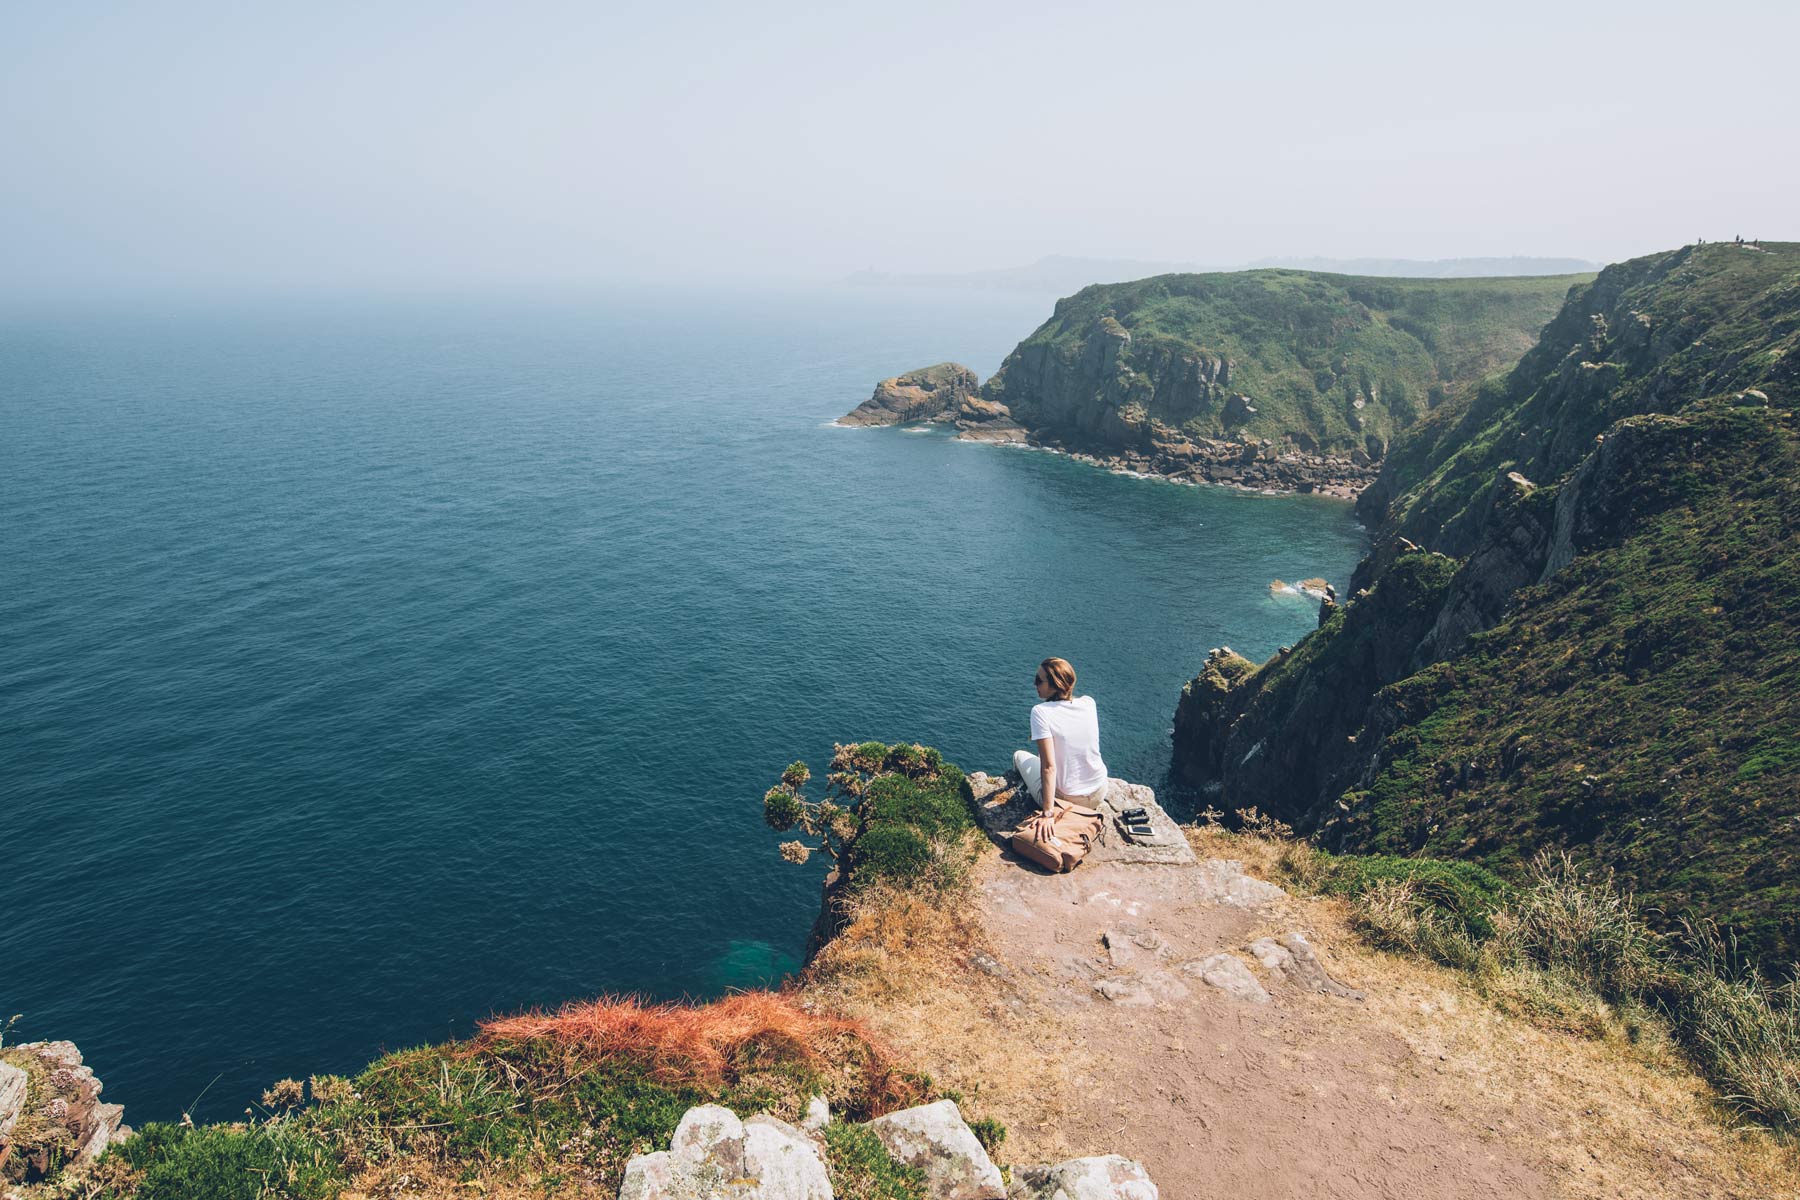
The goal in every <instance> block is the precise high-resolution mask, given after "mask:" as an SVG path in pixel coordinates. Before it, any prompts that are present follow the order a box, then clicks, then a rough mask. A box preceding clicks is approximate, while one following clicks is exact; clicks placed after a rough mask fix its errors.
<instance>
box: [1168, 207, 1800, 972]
mask: <svg viewBox="0 0 1800 1200" xmlns="http://www.w3.org/2000/svg"><path fill="white" fill-rule="evenodd" d="M1797 402H1800V244H1791V243H1786V244H1768V249H1767V250H1765V251H1761V252H1758V251H1750V250H1745V249H1742V248H1739V247H1735V246H1730V245H1720V246H1706V247H1698V248H1696V247H1689V248H1686V249H1683V250H1679V251H1674V252H1671V253H1668V254H1660V255H1652V256H1649V257H1647V258H1643V259H1638V260H1634V261H1632V262H1628V263H1622V264H1619V265H1617V266H1615V267H1609V268H1608V269H1607V270H1606V271H1604V272H1602V273H1601V274H1600V276H1599V277H1598V278H1597V279H1595V280H1594V282H1593V283H1592V284H1590V285H1586V286H1584V287H1580V288H1577V289H1576V290H1575V291H1574V293H1573V294H1572V295H1571V298H1570V300H1569V302H1568V304H1567V305H1566V306H1565V307H1564V309H1563V310H1562V312H1561V313H1560V314H1558V316H1557V317H1556V319H1555V320H1554V321H1553V322H1551V324H1550V326H1549V327H1548V328H1547V329H1546V331H1545V333H1544V336H1543V339H1542V340H1541V341H1540V343H1539V344H1538V346H1536V347H1535V348H1534V349H1532V350H1531V351H1530V353H1528V354H1527V355H1525V357H1524V358H1523V359H1522V360H1521V361H1520V363H1519V365H1518V367H1517V368H1516V369H1515V370H1513V371H1512V372H1511V373H1510V374H1509V375H1507V376H1505V377H1504V378H1500V379H1490V380H1488V381H1487V382H1486V383H1484V384H1483V385H1482V386H1481V387H1480V388H1478V389H1476V390H1474V391H1473V392H1470V393H1465V394H1463V395H1461V396H1459V397H1453V398H1452V399H1451V400H1450V401H1448V402H1447V403H1446V404H1444V405H1442V406H1440V408H1439V410H1438V411H1435V412H1433V413H1432V414H1431V415H1430V416H1429V417H1427V418H1425V419H1424V420H1422V421H1421V422H1420V423H1419V424H1418V426H1417V427H1416V428H1415V429H1414V430H1413V431H1412V432H1410V433H1408V434H1407V435H1405V436H1404V437H1403V438H1402V440H1401V442H1400V444H1399V445H1398V446H1397V447H1396V449H1395V451H1394V453H1393V455H1392V456H1391V457H1390V459H1389V461H1388V464H1387V466H1386V468H1385V469H1384V473H1383V478H1382V480H1381V481H1379V482H1378V484H1377V485H1376V487H1375V488H1374V489H1372V491H1371V496H1373V497H1374V500H1373V501H1372V503H1371V504H1365V506H1364V508H1363V512H1364V515H1365V519H1374V518H1376V517H1379V516H1381V515H1382V514H1381V510H1382V508H1383V506H1391V513H1390V514H1389V520H1388V522H1387V524H1386V525H1385V526H1384V528H1383V529H1382V530H1381V532H1380V534H1379V535H1378V538H1377V544H1378V547H1379V549H1378V551H1377V553H1376V554H1374V555H1372V556H1371V557H1370V558H1369V559H1368V560H1365V562H1364V564H1363V566H1362V567H1360V568H1359V569H1358V582H1359V584H1362V585H1367V586H1368V587H1369V588H1370V591H1369V594H1368V595H1367V596H1365V597H1362V598H1361V599H1356V600H1354V601H1353V602H1352V603H1350V604H1349V605H1348V606H1347V608H1346V609H1345V610H1343V611H1341V612H1339V613H1335V614H1333V615H1332V616H1331V617H1330V619H1329V620H1328V621H1327V622H1326V623H1325V625H1324V626H1323V627H1322V628H1321V629H1319V630H1318V631H1317V632H1315V633H1313V634H1312V635H1310V636H1309V637H1307V638H1306V639H1304V640H1303V641H1302V642H1301V643H1299V644H1298V645H1297V646H1295V648H1294V650H1293V652H1292V653H1291V654H1290V655H1288V656H1287V657H1286V658H1285V659H1276V660H1271V662H1269V663H1267V664H1265V665H1264V666H1263V667H1261V668H1260V669H1258V670H1257V671H1256V672H1255V673H1254V674H1252V675H1249V676H1248V677H1247V678H1239V679H1234V680H1229V681H1227V680H1223V679H1222V678H1215V679H1211V680H1209V679H1208V678H1207V677H1206V676H1204V675H1203V676H1202V677H1201V678H1200V679H1199V680H1197V681H1196V683H1195V684H1194V685H1192V686H1191V687H1190V688H1189V689H1188V691H1187V693H1186V694H1184V697H1183V699H1182V702H1181V707H1179V708H1178V710H1177V716H1176V722H1175V726H1176V755H1175V761H1174V768H1175V775H1176V777H1177V779H1178V780H1180V781H1181V782H1182V783H1184V784H1187V785H1190V786H1195V787H1208V786H1212V787H1215V788H1219V789H1222V800H1221V803H1222V806H1224V807H1233V806H1237V805H1241V804H1244V803H1248V802H1251V801H1254V802H1255V803H1257V804H1259V805H1261V806H1262V807H1263V808H1265V809H1267V810H1269V811H1271V812H1272V813H1273V814H1274V815H1276V816H1277V817H1279V818H1281V819H1282V820H1285V821H1288V822H1289V823H1291V824H1293V825H1294V826H1295V827H1296V828H1298V829H1300V830H1302V831H1303V832H1306V833H1316V834H1317V835H1318V836H1319V837H1320V838H1321V839H1322V840H1323V842H1324V843H1325V844H1327V845H1330V846H1332V847H1334V848H1337V849H1342V850H1346V851H1354V852H1358V853H1365V854H1386V855H1396V856H1423V857H1435V858H1463V859H1468V860H1471V861H1475V862H1478V863H1480V864H1481V865H1482V866H1484V867H1486V868H1488V869H1489V870H1491V871H1493V872H1495V873H1496V874H1498V875H1500V876H1502V877H1504V878H1507V879H1509V880H1511V881H1514V882H1517V881H1519V880H1520V879H1522V878H1523V877H1524V873H1525V871H1526V868H1527V864H1528V860H1529V859H1530V857H1531V855H1532V854H1533V853H1534V852H1535V851H1536V850H1537V849H1538V848H1540V847H1546V846H1548V847H1563V848H1567V849H1569V850H1571V851H1572V852H1574V853H1576V854H1577V856H1578V857H1580V858H1581V859H1582V860H1583V861H1585V862H1590V863H1594V864H1597V865H1599V866H1601V867H1603V868H1605V869H1607V870H1610V871H1612V872H1614V873H1615V874H1616V876H1617V878H1618V880H1619V883H1620V886H1621V887H1623V888H1625V889H1627V890H1629V891H1631V892H1632V893H1634V894H1635V895H1636V896H1637V897H1638V899H1639V900H1640V901H1641V902H1642V904H1643V906H1644V912H1645V915H1646V917H1647V919H1649V920H1650V921H1651V922H1652V923H1653V924H1654V925H1655V926H1656V927H1657V928H1658V929H1660V930H1662V931H1663V932H1671V931H1674V930H1676V929H1678V928H1679V927H1680V924H1681V921H1682V920H1683V918H1687V917H1697V918H1704V919H1709V920H1713V921H1716V922H1718V923H1720V924H1721V925H1722V926H1724V927H1726V928H1728V929H1729V930H1730V931H1731V932H1732V934H1733V936H1735V937H1737V938H1738V939H1739V943H1740V945H1741V946H1742V948H1743V950H1744V952H1745V953H1746V954H1747V955H1748V956H1749V957H1750V958H1752V959H1753V960H1756V961H1760V962H1763V963H1765V964H1766V965H1767V969H1768V970H1769V971H1770V973H1771V974H1773V975H1776V976H1782V975H1785V974H1787V973H1788V972H1790V971H1791V970H1792V967H1791V966H1790V965H1789V964H1791V963H1793V962H1794V961H1795V960H1796V959H1800V734H1797V733H1796V730H1800V586H1796V581H1797V580H1800V412H1797V411H1796V407H1795V406H1796V403H1797ZM1515 469H1516V470H1518V471H1520V472H1521V473H1523V474H1524V475H1525V476H1527V477H1528V478H1530V479H1532V480H1535V481H1536V482H1537V483H1538V484H1539V485H1540V486H1538V487H1537V489H1536V490H1535V491H1533V492H1531V493H1530V494H1529V496H1528V497H1525V498H1524V499H1519V500H1508V502H1507V503H1506V504H1504V505H1502V504H1493V503H1490V498H1492V497H1493V495H1494V488H1495V486H1496V479H1497V477H1498V474H1499V473H1500V472H1502V471H1507V470H1515ZM1402 536H1404V537H1408V538H1411V539H1412V540H1413V541H1415V542H1418V543H1422V544H1423V545H1424V546H1426V547H1427V548H1429V549H1430V550H1434V551H1441V552H1443V553H1444V554H1447V555H1452V556H1471V555H1474V553H1475V552H1476V551H1479V552H1480V554H1481V555H1482V556H1486V557H1484V558H1476V557H1471V558H1467V559H1463V558H1455V557H1436V558H1430V559H1426V558H1425V557H1424V556H1421V555H1418V554H1411V553H1408V554H1398V555H1396V554H1394V553H1392V547H1393V546H1395V545H1396V544H1397V541H1396V540H1395V539H1397V538H1398V537H1402ZM1558 542H1560V544H1561V548H1562V549H1564V550H1567V551H1569V552H1571V553H1572V556H1573V557H1572V561H1568V562H1567V563H1566V565H1562V566H1561V567H1560V569H1559V570H1556V571H1554V572H1550V573H1548V574H1547V575H1545V574H1544V568H1545V566H1546V564H1547V562H1548V559H1547V555H1548V554H1549V551H1550V549H1551V546H1552V545H1553V544H1556V543H1558ZM1507 554H1512V555H1515V556H1517V558H1518V559H1519V560H1521V561H1524V562H1525V566H1526V569H1524V570H1522V571H1521V572H1520V574H1519V575H1518V576H1517V578H1520V579H1523V580H1524V581H1525V582H1524V584H1523V586H1519V587H1517V588H1515V589H1514V590H1513V591H1511V592H1510V594H1506V595H1503V596H1496V597H1488V603H1489V606H1490V607H1489V611H1490V612H1491V613H1494V614H1497V616H1495V617H1493V618H1491V619H1493V620H1494V621H1495V623H1494V624H1493V625H1492V627H1491V628H1488V629H1486V630H1484V631H1481V632H1479V633H1477V634H1476V635H1475V636H1474V637H1473V638H1472V639H1470V640H1468V641H1467V642H1466V643H1465V644H1462V645H1461V646H1460V648H1458V649H1456V650H1454V651H1453V652H1450V653H1449V655H1448V657H1440V655H1441V653H1442V652H1441V651H1440V650H1439V649H1437V648H1435V647H1434V646H1433V645H1431V644H1428V643H1426V642H1425V640H1424V636H1425V634H1426V633H1427V631H1429V630H1430V629H1431V628H1432V627H1433V626H1434V625H1435V623H1436V619H1437V616H1438V615H1439V613H1440V612H1442V611H1446V610H1447V609H1448V607H1449V606H1450V605H1451V604H1453V603H1460V602H1467V601H1468V600H1469V599H1470V598H1471V597H1480V596H1482V595H1483V593H1482V591H1481V589H1482V588H1483V587H1486V586H1488V580H1489V579H1491V575H1484V572H1486V571H1489V570H1490V568H1489V567H1488V566H1486V565H1483V564H1488V563H1492V562H1493V561H1495V560H1496V559H1502V558H1504V557H1505V555H1507ZM1533 555H1537V556H1539V557H1536V558H1533V557H1532V556H1533ZM1557 561H1558V562H1559V563H1561V562H1563V560H1562V559H1561V558H1559V559H1558V560H1557ZM1426 563H1429V564H1430V565H1431V569H1432V571H1433V572H1434V573H1433V574H1431V575H1430V576H1429V577H1427V576H1426V575H1424V574H1422V573H1421V572H1422V569H1423V566H1424V564H1426ZM1540 576H1543V577H1542V579H1541V582H1540V581H1539V578H1540ZM1464 611H1467V610H1464ZM1215 674H1217V673H1215ZM1258 747H1260V750H1258V749H1257V748H1258ZM1253 750H1256V753H1254V754H1253V753H1252V751H1253Z"/></svg>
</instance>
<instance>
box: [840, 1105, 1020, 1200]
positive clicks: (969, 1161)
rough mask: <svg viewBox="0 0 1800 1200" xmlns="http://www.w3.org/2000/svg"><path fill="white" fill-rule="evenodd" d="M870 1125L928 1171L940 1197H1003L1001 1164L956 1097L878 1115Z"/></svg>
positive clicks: (892, 1148) (894, 1151)
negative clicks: (959, 1107) (965, 1117)
mask: <svg viewBox="0 0 1800 1200" xmlns="http://www.w3.org/2000/svg"><path fill="white" fill-rule="evenodd" d="M869 1129H870V1130H871V1131H872V1132H873V1133H874V1134H875V1136H876V1137H878V1138H880V1139H881V1144H882V1145H884V1146H886V1147H887V1150H888V1153H889V1154H891V1155H893V1156H894V1157H895V1158H896V1159H898V1160H899V1161H900V1162H902V1163H904V1164H905V1165H907V1166H909V1167H917V1168H919V1169H920V1170H921V1171H923V1172H925V1182H926V1186H927V1187H928V1188H929V1189H930V1190H931V1194H932V1196H933V1197H935V1198H936V1200H1003V1198H1004V1197H1005V1195H1006V1185H1005V1182H1004V1181H1003V1180H1002V1179H1001V1178H1000V1168H998V1167H996V1166H995V1165H994V1163H993V1160H991V1159H990V1158H988V1156H987V1151H986V1150H983V1149H982V1148H981V1143H980V1142H979V1141H978V1140H976V1137H975V1133H974V1131H973V1130H971V1129H970V1128H969V1126H968V1124H967V1123H966V1122H965V1121H964V1120H963V1119H962V1113H960V1112H958V1111H957V1108H956V1103H955V1102H954V1101H952V1100H939V1101H938V1102H937V1103H936V1104H922V1105H920V1106H919V1107H917V1108H908V1109H902V1110H901V1111H900V1112H894V1113H889V1114H888V1115H887V1116H885V1117H877V1118H875V1119H874V1120H873V1121H870V1122H869Z"/></svg>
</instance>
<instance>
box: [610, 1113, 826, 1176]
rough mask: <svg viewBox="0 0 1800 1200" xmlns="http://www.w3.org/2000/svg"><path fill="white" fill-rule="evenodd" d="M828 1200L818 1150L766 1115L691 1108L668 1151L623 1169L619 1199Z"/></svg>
mask: <svg viewBox="0 0 1800 1200" xmlns="http://www.w3.org/2000/svg"><path fill="white" fill-rule="evenodd" d="M727 1198H729V1200H832V1191H831V1180H830V1178H829V1177H828V1176H827V1174H826V1171H825V1163H824V1160H823V1159H822V1158H821V1157H820V1153H819V1146H818V1144H817V1143H815V1142H814V1141H813V1140H812V1139H811V1138H810V1137H809V1136H808V1135H807V1134H806V1133H803V1132H802V1131H801V1130H798V1129H796V1128H794V1127H793V1126H792V1125H789V1124H787V1123H786V1122H785V1121H780V1120H777V1119H776V1118H774V1117H771V1116H769V1115H767V1114H758V1115H757V1116H753V1117H751V1118H750V1119H749V1120H747V1121H740V1120H738V1117H737V1114H735V1113H733V1112H732V1111H731V1110H730V1109H728V1108H723V1107H721V1106H719V1105H717V1104H703V1105H700V1106H699V1107H697V1108H691V1109H689V1110H688V1111H687V1113H686V1115H684V1116H683V1117H682V1118H681V1124H680V1125H678V1126H677V1127H676V1129H675V1135H674V1137H673V1138H671V1139H670V1142H669V1148H668V1149H667V1150H658V1151H656V1152H655V1153H654V1154H640V1155H638V1156H637V1157H636V1158H634V1159H632V1160H631V1161H630V1162H629V1163H627V1164H626V1166H625V1182H624V1184H623V1185H621V1187H620V1188H619V1200H727Z"/></svg>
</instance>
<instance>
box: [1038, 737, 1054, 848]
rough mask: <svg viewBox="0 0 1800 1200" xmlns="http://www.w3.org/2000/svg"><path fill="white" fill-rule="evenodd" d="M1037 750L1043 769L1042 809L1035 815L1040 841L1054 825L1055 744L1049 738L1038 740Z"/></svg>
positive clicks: (1048, 833)
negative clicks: (1038, 825)
mask: <svg viewBox="0 0 1800 1200" xmlns="http://www.w3.org/2000/svg"><path fill="white" fill-rule="evenodd" d="M1037 748H1038V762H1039V763H1040V764H1041V765H1042V767H1043V775H1042V777H1041V782H1040V784H1039V787H1040V789H1041V790H1042V792H1043V796H1042V799H1041V803H1042V805H1043V808H1042V810H1041V811H1039V813H1038V815H1037V819H1038V821H1039V823H1040V828H1039V830H1038V835H1037V836H1038V839H1039V840H1040V841H1042V840H1044V839H1046V838H1048V837H1049V836H1050V832H1051V830H1052V829H1054V828H1055V825H1056V785H1057V779H1056V743H1055V741H1053V740H1052V739H1050V738H1038V739H1037Z"/></svg>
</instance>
